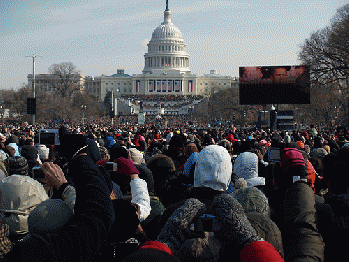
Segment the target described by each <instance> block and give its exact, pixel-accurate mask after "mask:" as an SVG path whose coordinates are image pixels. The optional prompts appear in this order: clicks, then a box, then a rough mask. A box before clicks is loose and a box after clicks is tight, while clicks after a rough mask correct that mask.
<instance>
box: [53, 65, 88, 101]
mask: <svg viewBox="0 0 349 262" xmlns="http://www.w3.org/2000/svg"><path fill="white" fill-rule="evenodd" d="M48 72H49V74H50V75H52V76H53V77H50V79H49V80H48V81H49V83H50V85H51V87H52V88H53V89H54V90H55V91H56V92H57V93H58V94H59V95H60V96H61V97H62V98H65V97H67V98H71V97H72V95H73V93H74V92H75V91H80V90H81V89H82V87H83V81H82V76H81V74H80V70H78V69H77V67H76V66H75V65H74V64H73V63H71V62H64V63H60V64H53V65H51V66H50V67H49V69H48Z"/></svg>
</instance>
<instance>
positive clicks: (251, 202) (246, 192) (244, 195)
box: [233, 187, 270, 216]
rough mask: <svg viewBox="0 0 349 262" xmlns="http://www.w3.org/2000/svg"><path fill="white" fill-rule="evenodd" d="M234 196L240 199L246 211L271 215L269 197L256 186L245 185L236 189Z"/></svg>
mask: <svg viewBox="0 0 349 262" xmlns="http://www.w3.org/2000/svg"><path fill="white" fill-rule="evenodd" d="M233 196H234V197H235V198H236V199H237V201H239V203H240V204H241V206H242V207H243V209H244V211H245V212H258V213H262V214H264V215H267V216H269V211H270V209H269V203H268V199H267V197H266V196H265V195H264V194H263V193H262V191H260V190H259V189H257V188H256V187H243V188H241V189H239V190H236V191H235V192H234V193H233Z"/></svg>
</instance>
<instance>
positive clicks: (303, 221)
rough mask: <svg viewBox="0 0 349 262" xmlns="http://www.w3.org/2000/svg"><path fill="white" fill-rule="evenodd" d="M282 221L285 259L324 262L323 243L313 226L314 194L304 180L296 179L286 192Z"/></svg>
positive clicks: (295, 261)
mask: <svg viewBox="0 0 349 262" xmlns="http://www.w3.org/2000/svg"><path fill="white" fill-rule="evenodd" d="M284 221H285V230H284V232H282V233H283V235H282V236H283V240H284V243H283V244H284V251H285V260H286V261H293V262H298V261H299V262H301V261H302V262H303V261H304V262H305V261H307V262H309V261H314V262H315V261H316V262H319V261H320V262H321V261H324V250H325V244H324V241H323V239H322V236H321V235H320V233H319V232H318V229H317V224H316V210H315V196H314V193H313V191H312V190H311V188H310V187H309V186H308V185H307V184H306V182H303V181H297V182H295V183H294V184H292V185H291V187H290V188H289V189H288V191H287V192H286V196H285V202H284ZM333 261H335V260H333Z"/></svg>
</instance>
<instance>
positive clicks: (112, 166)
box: [104, 162, 118, 171]
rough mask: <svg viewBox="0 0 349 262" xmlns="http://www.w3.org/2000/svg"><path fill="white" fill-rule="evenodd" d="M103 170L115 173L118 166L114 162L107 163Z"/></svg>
mask: <svg viewBox="0 0 349 262" xmlns="http://www.w3.org/2000/svg"><path fill="white" fill-rule="evenodd" d="M104 167H105V169H106V170H107V171H117V170H118V164H117V163H114V162H107V163H105V165H104Z"/></svg>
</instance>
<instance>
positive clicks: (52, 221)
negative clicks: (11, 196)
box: [28, 199, 74, 235]
mask: <svg viewBox="0 0 349 262" xmlns="http://www.w3.org/2000/svg"><path fill="white" fill-rule="evenodd" d="M73 214H74V212H73V210H72V209H71V208H70V207H69V205H68V204H67V203H65V202H64V201H63V200H61V199H47V200H45V201H43V202H41V203H40V204H38V205H37V206H36V207H35V208H34V210H33V211H31V212H30V214H29V216H28V230H29V233H30V234H38V235H41V234H48V233H58V232H59V231H60V229H62V227H63V226H64V225H65V224H67V223H68V221H69V220H70V219H71V218H72V217H73Z"/></svg>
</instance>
